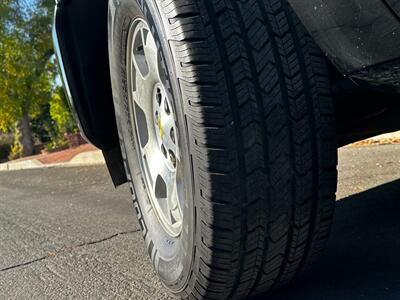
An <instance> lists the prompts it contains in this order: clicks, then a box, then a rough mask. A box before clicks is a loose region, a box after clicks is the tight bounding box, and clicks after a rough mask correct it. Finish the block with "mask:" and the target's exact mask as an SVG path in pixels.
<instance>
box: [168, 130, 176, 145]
mask: <svg viewBox="0 0 400 300" xmlns="http://www.w3.org/2000/svg"><path fill="white" fill-rule="evenodd" d="M169 135H170V137H171V140H172V142H173V143H174V144H175V129H174V128H171V131H170V132H169Z"/></svg>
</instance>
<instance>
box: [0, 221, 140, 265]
mask: <svg viewBox="0 0 400 300" xmlns="http://www.w3.org/2000/svg"><path fill="white" fill-rule="evenodd" d="M139 231H140V229H136V230H130V231H123V232H119V233H116V234H113V235H110V236H108V237H105V238H103V239H100V240H94V241H90V242H84V243H81V244H78V245H75V246H69V247H65V246H64V247H62V248H61V249H59V250H57V251H55V252H49V253H48V254H47V255H44V256H42V257H39V258H36V259H33V260H30V261H27V262H24V263H20V264H16V265H13V266H10V267H6V268H4V269H0V272H5V271H9V270H13V269H17V268H21V267H25V266H28V265H31V264H34V263H37V262H40V261H42V260H45V259H48V258H53V257H55V256H57V255H59V254H61V253H66V252H68V251H73V250H75V249H78V248H82V247H85V246H90V245H95V244H100V243H103V242H105V241H109V240H111V239H113V238H116V237H118V236H122V235H127V234H131V233H136V232H139Z"/></svg>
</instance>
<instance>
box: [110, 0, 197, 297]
mask: <svg viewBox="0 0 400 300" xmlns="http://www.w3.org/2000/svg"><path fill="white" fill-rule="evenodd" d="M139 17H140V18H143V19H145V20H146V21H147V22H148V24H149V28H150V30H151V32H152V34H153V37H154V39H155V41H156V45H157V47H158V49H159V52H160V53H161V56H162V61H163V62H164V66H165V68H166V70H167V72H166V76H167V77H168V78H169V83H170V87H169V89H170V93H171V94H172V95H173V97H172V98H173V101H172V102H173V106H174V109H175V113H176V116H177V123H178V124H177V126H178V128H179V132H180V138H179V147H180V151H181V155H182V160H183V161H184V163H183V166H184V171H183V172H184V178H185V179H186V182H185V190H186V199H185V201H184V207H182V210H183V224H182V233H181V235H180V236H179V237H178V238H172V237H170V236H169V235H168V234H167V233H166V232H165V230H164V229H163V227H162V225H161V224H160V222H159V220H158V217H157V216H156V214H155V213H154V210H153V209H152V205H151V201H150V199H149V196H148V193H147V190H146V184H145V181H144V178H143V176H142V173H141V169H140V162H139V159H138V155H137V149H135V148H136V147H135V145H136V138H135V134H136V133H135V129H134V126H133V124H132V121H131V118H130V117H129V115H130V104H129V102H130V97H129V93H128V84H127V78H128V76H127V75H128V74H127V68H126V65H127V64H126V57H127V55H126V49H127V42H128V32H129V28H130V26H131V24H132V22H133V21H134V20H136V19H137V18H139ZM108 25H109V55H110V70H111V81H112V88H113V99H114V106H115V112H116V119H117V126H118V131H119V138H120V143H121V149H122V154H123V157H124V163H125V168H126V171H127V175H128V181H129V184H130V188H131V191H132V194H133V195H135V196H134V207H135V210H136V213H137V217H138V220H139V223H140V226H141V229H142V232H143V236H144V240H145V243H146V247H147V250H148V253H149V255H150V258H151V261H152V263H153V265H154V267H155V270H156V272H157V274H158V275H159V277H160V278H161V280H162V282H163V283H164V285H166V286H167V287H168V288H169V289H170V290H172V291H173V292H174V293H179V292H181V291H183V290H184V289H185V287H186V285H187V281H188V278H189V275H190V272H191V269H192V264H193V252H194V251H193V249H194V229H195V224H194V221H195V218H194V200H193V199H194V180H193V166H192V164H191V159H190V143H189V138H188V137H189V134H188V127H187V125H186V119H185V113H184V108H183V101H182V99H181V95H182V94H181V92H180V88H179V83H178V81H177V79H176V78H177V76H176V75H175V64H174V60H173V56H172V53H171V49H170V47H169V44H168V40H167V37H166V32H165V29H164V26H163V20H162V16H161V14H160V12H159V10H158V8H157V5H156V3H155V2H153V1H139V0H137V1H136V0H111V1H110V2H109V24H108Z"/></svg>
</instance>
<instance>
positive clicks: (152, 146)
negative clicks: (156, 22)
mask: <svg viewBox="0 0 400 300" xmlns="http://www.w3.org/2000/svg"><path fill="white" fill-rule="evenodd" d="M127 48H128V49H127V64H128V65H127V69H128V86H129V89H130V97H131V103H132V108H131V118H132V121H133V122H132V123H133V124H134V127H135V128H134V129H135V133H136V144H137V149H138V151H137V153H138V156H139V162H140V167H141V171H142V174H143V177H144V178H145V182H146V187H147V191H148V194H149V198H150V199H151V203H152V207H153V209H154V211H155V213H156V214H157V217H158V218H159V220H160V222H161V224H162V225H163V227H164V229H165V230H166V231H167V233H168V234H169V235H171V236H173V237H176V236H178V235H179V234H180V232H181V229H182V218H183V216H182V209H181V206H182V203H181V202H182V198H183V188H184V187H183V184H182V183H183V180H182V176H181V174H182V164H181V160H180V153H179V146H178V139H179V132H178V127H177V126H176V118H175V111H174V107H173V105H172V104H173V102H172V95H171V94H170V93H169V92H168V89H166V85H167V83H168V82H167V81H166V79H165V76H163V74H165V71H164V69H163V67H162V64H161V62H160V53H159V50H158V48H157V46H156V43H155V40H154V37H153V36H152V34H151V32H150V30H149V26H148V24H147V23H146V21H145V20H143V19H137V20H136V21H135V22H133V24H132V26H131V28H130V30H129V35H128V47H127Z"/></svg>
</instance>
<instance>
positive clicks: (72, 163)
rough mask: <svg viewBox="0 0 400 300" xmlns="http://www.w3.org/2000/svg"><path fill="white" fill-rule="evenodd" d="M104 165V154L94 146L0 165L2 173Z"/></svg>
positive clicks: (35, 156)
mask: <svg viewBox="0 0 400 300" xmlns="http://www.w3.org/2000/svg"><path fill="white" fill-rule="evenodd" d="M98 164H104V158H103V154H102V153H101V151H100V150H98V149H97V148H96V147H94V146H92V145H89V144H87V145H82V146H79V147H76V148H72V149H66V150H63V151H59V152H55V153H45V154H39V155H34V156H29V157H25V158H21V159H17V160H13V161H10V162H6V163H3V164H0V171H15V170H25V169H37V168H52V167H77V166H88V165H98Z"/></svg>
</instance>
